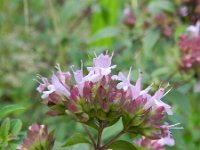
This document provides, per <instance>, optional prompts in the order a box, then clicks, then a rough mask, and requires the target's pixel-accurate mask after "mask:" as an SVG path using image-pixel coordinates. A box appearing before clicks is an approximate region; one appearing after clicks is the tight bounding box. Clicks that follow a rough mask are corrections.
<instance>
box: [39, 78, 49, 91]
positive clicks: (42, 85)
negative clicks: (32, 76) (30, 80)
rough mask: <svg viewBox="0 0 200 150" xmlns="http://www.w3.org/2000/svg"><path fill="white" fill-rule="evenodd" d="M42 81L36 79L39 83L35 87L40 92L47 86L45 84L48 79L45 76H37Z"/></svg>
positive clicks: (47, 83)
mask: <svg viewBox="0 0 200 150" xmlns="http://www.w3.org/2000/svg"><path fill="white" fill-rule="evenodd" d="M37 77H38V78H39V79H40V80H41V81H42V82H40V81H38V82H39V83H40V84H39V86H38V87H37V91H38V92H40V93H42V92H43V91H44V89H45V88H47V86H48V85H49V82H48V79H47V78H45V77H41V76H39V75H38V76H37Z"/></svg>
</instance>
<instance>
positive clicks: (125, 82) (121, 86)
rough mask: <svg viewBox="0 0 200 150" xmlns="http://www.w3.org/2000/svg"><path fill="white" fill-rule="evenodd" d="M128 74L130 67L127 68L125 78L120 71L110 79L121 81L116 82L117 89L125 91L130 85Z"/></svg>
mask: <svg viewBox="0 0 200 150" xmlns="http://www.w3.org/2000/svg"><path fill="white" fill-rule="evenodd" d="M130 74H131V68H130V70H129V73H128V76H127V78H126V77H125V76H124V74H123V73H122V72H119V74H118V75H113V76H112V80H118V81H121V82H119V83H118V84H117V88H118V89H123V90H124V91H127V90H128V88H129V87H131V86H132V85H131V82H130Z"/></svg>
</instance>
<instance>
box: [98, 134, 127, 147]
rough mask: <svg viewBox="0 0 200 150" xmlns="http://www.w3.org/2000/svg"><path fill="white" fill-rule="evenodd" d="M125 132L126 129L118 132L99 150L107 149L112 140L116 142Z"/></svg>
mask: <svg viewBox="0 0 200 150" xmlns="http://www.w3.org/2000/svg"><path fill="white" fill-rule="evenodd" d="M124 133H125V131H124V130H122V131H120V132H119V133H118V134H116V135H115V136H114V137H113V138H112V139H111V140H109V141H108V142H107V143H105V144H104V145H103V146H102V147H100V149H99V150H105V149H106V148H107V147H108V146H109V145H110V144H112V142H114V141H115V140H116V139H118V138H119V137H120V136H121V135H123V134H124Z"/></svg>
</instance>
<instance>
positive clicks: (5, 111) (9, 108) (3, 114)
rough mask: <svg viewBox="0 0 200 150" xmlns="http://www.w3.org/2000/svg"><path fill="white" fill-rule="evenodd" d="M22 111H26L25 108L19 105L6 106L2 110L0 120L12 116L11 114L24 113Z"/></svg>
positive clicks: (0, 110)
mask: <svg viewBox="0 0 200 150" xmlns="http://www.w3.org/2000/svg"><path fill="white" fill-rule="evenodd" d="M22 110H24V108H23V107H21V106H19V105H8V106H4V107H3V108H1V109H0V119H2V118H4V117H6V116H8V115H10V114H11V113H14V112H17V111H22Z"/></svg>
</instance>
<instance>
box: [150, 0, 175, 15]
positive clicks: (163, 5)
mask: <svg viewBox="0 0 200 150" xmlns="http://www.w3.org/2000/svg"><path fill="white" fill-rule="evenodd" d="M149 10H150V12H151V13H152V14H153V15H155V14H157V13H158V12H160V11H163V10H164V11H167V12H171V13H173V12H174V11H175V7H174V5H173V4H172V2H170V1H169V0H154V1H151V3H150V4H149Z"/></svg>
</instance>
